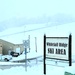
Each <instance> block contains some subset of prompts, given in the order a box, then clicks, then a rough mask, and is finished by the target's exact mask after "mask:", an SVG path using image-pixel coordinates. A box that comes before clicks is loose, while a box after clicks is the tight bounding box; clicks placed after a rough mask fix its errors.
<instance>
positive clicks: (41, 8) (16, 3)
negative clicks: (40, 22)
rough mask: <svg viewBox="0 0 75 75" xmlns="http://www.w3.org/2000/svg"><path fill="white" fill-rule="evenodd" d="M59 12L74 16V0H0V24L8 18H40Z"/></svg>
mask: <svg viewBox="0 0 75 75" xmlns="http://www.w3.org/2000/svg"><path fill="white" fill-rule="evenodd" d="M60 13H62V14H66V15H69V16H72V17H75V0H0V22H3V23H1V24H0V25H5V24H6V22H5V21H7V20H10V19H15V18H16V19H20V18H25V19H33V18H37V19H40V17H43V18H46V17H49V16H51V17H52V16H54V15H56V14H58V15H59V14H60ZM43 18H41V19H43ZM15 21H16V20H15ZM4 22H5V24H4ZM13 25H14V24H13Z"/></svg>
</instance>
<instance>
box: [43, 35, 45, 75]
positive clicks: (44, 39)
mask: <svg viewBox="0 0 75 75" xmlns="http://www.w3.org/2000/svg"><path fill="white" fill-rule="evenodd" d="M43 57H44V63H43V66H44V74H46V62H45V60H46V35H44V56H43Z"/></svg>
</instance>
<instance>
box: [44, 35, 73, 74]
mask: <svg viewBox="0 0 75 75" xmlns="http://www.w3.org/2000/svg"><path fill="white" fill-rule="evenodd" d="M71 44H72V35H71V34H70V35H69V37H46V35H44V64H43V65H44V74H46V59H55V60H63V61H69V66H71V65H72V56H71V53H72V52H71Z"/></svg>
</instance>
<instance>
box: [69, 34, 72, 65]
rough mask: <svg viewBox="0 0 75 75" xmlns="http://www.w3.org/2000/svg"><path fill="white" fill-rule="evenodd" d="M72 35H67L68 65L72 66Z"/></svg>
mask: <svg viewBox="0 0 75 75" xmlns="http://www.w3.org/2000/svg"><path fill="white" fill-rule="evenodd" d="M71 54H72V35H71V34H70V35H69V66H72V55H71Z"/></svg>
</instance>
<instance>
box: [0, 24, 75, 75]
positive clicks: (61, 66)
mask: <svg viewBox="0 0 75 75" xmlns="http://www.w3.org/2000/svg"><path fill="white" fill-rule="evenodd" d="M34 26H35V25H31V26H30V25H29V26H26V27H22V28H18V29H17V28H15V29H11V31H10V30H6V31H4V32H2V33H0V35H2V36H3V35H4V33H5V35H8V34H7V33H8V32H9V34H13V33H15V32H16V30H17V32H23V31H25V32H23V33H19V34H14V35H11V36H3V37H2V36H1V37H0V38H1V39H3V40H6V41H9V42H12V43H23V40H25V39H28V35H30V47H31V52H32V53H31V55H30V57H31V56H33V55H34V53H33V51H35V50H36V48H35V37H36V38H37V52H38V53H39V54H41V55H42V54H43V36H44V34H46V35H47V36H49V37H50V36H51V37H59V36H60V37H62V36H63V37H65V36H66V37H68V36H69V34H70V33H71V34H72V59H73V60H72V61H75V57H74V56H75V46H74V45H75V39H74V38H75V35H74V34H75V33H74V32H75V23H69V24H64V25H59V26H54V27H47V28H42V29H39V30H36V28H37V27H38V25H37V26H35V28H34V29H33V27H34ZM45 26H46V25H45V24H44V25H42V27H45ZM47 26H49V25H47ZM31 27H32V29H31ZM29 28H30V29H31V30H30V29H29ZM39 28H40V25H39ZM20 29H21V31H18V30H20ZM10 32H11V33H10ZM16 39H17V40H16ZM21 57H24V56H21ZM21 57H20V56H19V58H15V59H17V60H18V59H21ZM24 58H25V57H24ZM15 59H14V58H13V59H12V60H15ZM4 64H5V65H4ZM29 64H30V65H29ZM29 64H28V65H29V66H28V67H27V71H25V63H12V62H0V66H1V67H2V66H3V67H4V66H7V67H8V66H11V65H12V66H13V65H15V66H13V67H11V68H7V69H3V70H2V69H0V74H2V75H6V74H8V75H17V74H18V75H22V74H26V75H31V74H32V75H36V74H38V75H43V62H42V61H41V62H38V63H37V64H36V62H35V61H32V63H31V62H30V63H29ZM46 64H47V75H50V74H51V75H64V73H65V71H66V72H70V73H72V74H75V69H74V68H75V63H74V62H73V64H72V66H71V67H69V66H68V63H61V62H58V64H56V63H55V62H54V61H48V62H46ZM16 65H18V66H16ZM19 65H20V66H19ZM21 65H22V66H21Z"/></svg>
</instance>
